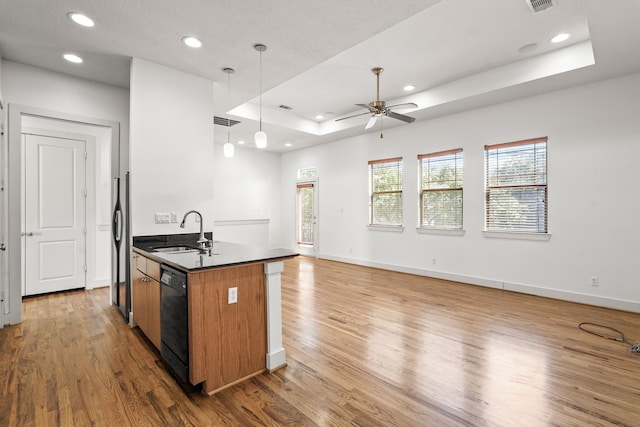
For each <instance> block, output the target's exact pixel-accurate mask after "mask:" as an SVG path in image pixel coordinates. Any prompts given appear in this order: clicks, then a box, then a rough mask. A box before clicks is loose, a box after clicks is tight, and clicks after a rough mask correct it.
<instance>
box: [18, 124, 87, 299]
mask: <svg viewBox="0 0 640 427" xmlns="http://www.w3.org/2000/svg"><path fill="white" fill-rule="evenodd" d="M24 149H25V176H24V182H25V222H24V224H25V229H24V237H23V239H24V240H23V242H24V249H25V262H24V266H25V275H24V277H25V287H24V294H25V295H35V294H41V293H46V292H55V291H62V290H66V289H75V288H84V287H85V284H86V277H85V276H86V274H85V271H86V256H85V250H86V207H85V204H86V200H85V198H86V166H85V162H86V141H84V140H78V139H73V138H64V137H54V136H44V135H31V134H27V135H25V147H24Z"/></svg>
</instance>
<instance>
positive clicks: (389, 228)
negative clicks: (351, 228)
mask: <svg viewBox="0 0 640 427" xmlns="http://www.w3.org/2000/svg"><path fill="white" fill-rule="evenodd" d="M367 228H368V229H369V230H371V231H390V232H393V233H402V232H403V231H404V227H403V226H401V225H372V224H369V225H367Z"/></svg>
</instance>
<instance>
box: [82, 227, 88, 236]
mask: <svg viewBox="0 0 640 427" xmlns="http://www.w3.org/2000/svg"><path fill="white" fill-rule="evenodd" d="M82 232H83V233H84V234H87V226H86V225H85V226H84V227H82Z"/></svg>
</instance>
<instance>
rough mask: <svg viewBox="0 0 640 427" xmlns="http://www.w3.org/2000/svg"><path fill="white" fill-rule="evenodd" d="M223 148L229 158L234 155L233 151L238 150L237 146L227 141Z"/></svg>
mask: <svg viewBox="0 0 640 427" xmlns="http://www.w3.org/2000/svg"><path fill="white" fill-rule="evenodd" d="M222 150H223V151H224V156H225V157H227V158H229V157H233V153H234V151H235V150H236V147H234V146H233V144H232V143H230V142H229V141H227V142H226V143H225V144H224V146H223V147H222Z"/></svg>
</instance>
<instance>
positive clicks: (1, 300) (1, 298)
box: [0, 291, 4, 309]
mask: <svg viewBox="0 0 640 427" xmlns="http://www.w3.org/2000/svg"><path fill="white" fill-rule="evenodd" d="M0 302H4V291H2V292H0ZM0 309H2V307H0Z"/></svg>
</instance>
